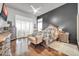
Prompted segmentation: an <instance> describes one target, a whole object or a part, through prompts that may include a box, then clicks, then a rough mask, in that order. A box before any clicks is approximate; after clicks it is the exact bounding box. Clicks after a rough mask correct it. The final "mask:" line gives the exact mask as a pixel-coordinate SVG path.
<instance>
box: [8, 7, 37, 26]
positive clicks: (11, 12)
mask: <svg viewBox="0 0 79 59" xmlns="http://www.w3.org/2000/svg"><path fill="white" fill-rule="evenodd" d="M16 15H21V16H24V17H29V18H31V19H32V21H34V22H36V17H35V16H34V15H31V14H30V13H24V12H22V11H20V10H18V9H14V8H11V7H9V6H8V19H7V20H8V21H12V23H13V24H12V25H14V24H15V16H16Z"/></svg>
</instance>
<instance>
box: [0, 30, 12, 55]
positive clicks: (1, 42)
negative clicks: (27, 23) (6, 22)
mask: <svg viewBox="0 0 79 59" xmlns="http://www.w3.org/2000/svg"><path fill="white" fill-rule="evenodd" d="M10 41H11V33H10V32H5V33H2V34H0V56H10V55H11V49H10Z"/></svg>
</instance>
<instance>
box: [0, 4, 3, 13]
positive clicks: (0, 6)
mask: <svg viewBox="0 0 79 59" xmlns="http://www.w3.org/2000/svg"><path fill="white" fill-rule="evenodd" d="M2 5H3V4H2V3H0V13H1V10H2Z"/></svg>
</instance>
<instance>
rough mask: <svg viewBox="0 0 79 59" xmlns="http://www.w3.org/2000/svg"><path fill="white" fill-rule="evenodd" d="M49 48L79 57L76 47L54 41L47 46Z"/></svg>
mask: <svg viewBox="0 0 79 59" xmlns="http://www.w3.org/2000/svg"><path fill="white" fill-rule="evenodd" d="M49 47H50V48H53V49H55V50H57V51H60V52H62V53H64V54H66V55H69V56H79V50H78V48H77V45H72V44H68V43H63V42H59V41H54V42H53V43H51V44H50V45H49Z"/></svg>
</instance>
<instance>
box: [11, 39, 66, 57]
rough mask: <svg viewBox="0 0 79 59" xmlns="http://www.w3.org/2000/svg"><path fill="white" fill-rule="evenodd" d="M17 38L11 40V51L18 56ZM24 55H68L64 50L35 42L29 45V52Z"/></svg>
mask: <svg viewBox="0 0 79 59" xmlns="http://www.w3.org/2000/svg"><path fill="white" fill-rule="evenodd" d="M15 42H16V40H14V41H12V42H11V52H12V55H13V56H16V54H15V52H16V43H15ZM24 56H66V55H65V54H63V53H62V52H59V51H56V50H54V49H51V48H45V47H44V46H40V45H38V46H36V47H35V46H34V45H33V44H30V45H29V50H28V53H27V54H26V53H25V55H24Z"/></svg>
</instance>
